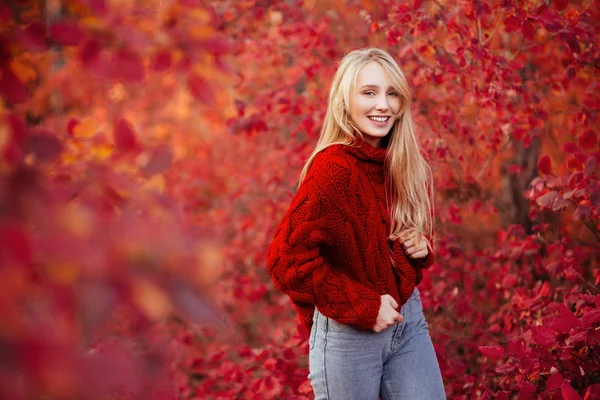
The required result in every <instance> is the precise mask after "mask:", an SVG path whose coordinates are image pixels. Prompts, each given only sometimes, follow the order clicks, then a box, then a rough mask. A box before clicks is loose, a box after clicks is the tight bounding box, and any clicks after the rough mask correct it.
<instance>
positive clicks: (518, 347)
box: [508, 341, 525, 358]
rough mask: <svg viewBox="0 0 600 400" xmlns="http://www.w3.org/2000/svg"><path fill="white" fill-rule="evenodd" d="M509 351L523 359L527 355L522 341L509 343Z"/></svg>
mask: <svg viewBox="0 0 600 400" xmlns="http://www.w3.org/2000/svg"><path fill="white" fill-rule="evenodd" d="M508 351H509V352H511V353H513V354H514V355H515V356H517V357H518V358H521V357H523V356H524V355H525V346H523V343H521V342H520V341H510V342H508Z"/></svg>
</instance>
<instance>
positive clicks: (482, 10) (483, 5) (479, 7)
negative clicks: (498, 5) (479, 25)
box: [473, 0, 492, 17]
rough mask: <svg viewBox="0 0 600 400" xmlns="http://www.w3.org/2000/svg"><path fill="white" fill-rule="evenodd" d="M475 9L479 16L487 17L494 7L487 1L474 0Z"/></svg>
mask: <svg viewBox="0 0 600 400" xmlns="http://www.w3.org/2000/svg"><path fill="white" fill-rule="evenodd" d="M473 11H474V12H475V15H476V16H477V17H485V16H486V15H489V14H490V13H491V12H492V9H491V8H490V6H489V5H488V4H487V2H486V1H483V0H473Z"/></svg>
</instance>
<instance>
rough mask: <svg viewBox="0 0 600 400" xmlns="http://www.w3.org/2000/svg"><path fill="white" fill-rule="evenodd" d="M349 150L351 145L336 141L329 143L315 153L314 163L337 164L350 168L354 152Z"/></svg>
mask: <svg viewBox="0 0 600 400" xmlns="http://www.w3.org/2000/svg"><path fill="white" fill-rule="evenodd" d="M348 150H349V147H348V146H347V145H345V144H341V143H335V144H332V145H329V146H327V147H325V148H324V149H323V150H321V151H319V152H318V153H317V154H316V155H315V157H314V159H313V164H316V165H327V164H337V165H339V166H340V167H342V168H344V169H350V168H351V167H352V163H351V161H352V154H351V153H350V152H349V151H348Z"/></svg>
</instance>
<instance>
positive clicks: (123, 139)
mask: <svg viewBox="0 0 600 400" xmlns="http://www.w3.org/2000/svg"><path fill="white" fill-rule="evenodd" d="M113 138H114V140H115V145H116V146H117V148H119V149H120V150H123V151H128V150H134V149H135V148H136V147H137V141H136V139H135V132H134V131H133V128H132V127H131V124H129V122H128V121H127V120H126V119H125V118H121V119H119V120H117V121H116V122H115V124H114V130H113Z"/></svg>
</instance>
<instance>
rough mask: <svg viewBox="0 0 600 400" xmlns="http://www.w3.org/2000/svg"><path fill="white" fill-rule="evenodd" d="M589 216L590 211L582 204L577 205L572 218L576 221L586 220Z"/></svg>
mask: <svg viewBox="0 0 600 400" xmlns="http://www.w3.org/2000/svg"><path fill="white" fill-rule="evenodd" d="M590 215H592V210H591V209H590V208H589V207H588V206H586V205H583V204H580V205H578V206H577V208H576V209H575V211H574V212H573V216H574V217H575V218H577V219H586V218H589V216H590Z"/></svg>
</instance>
